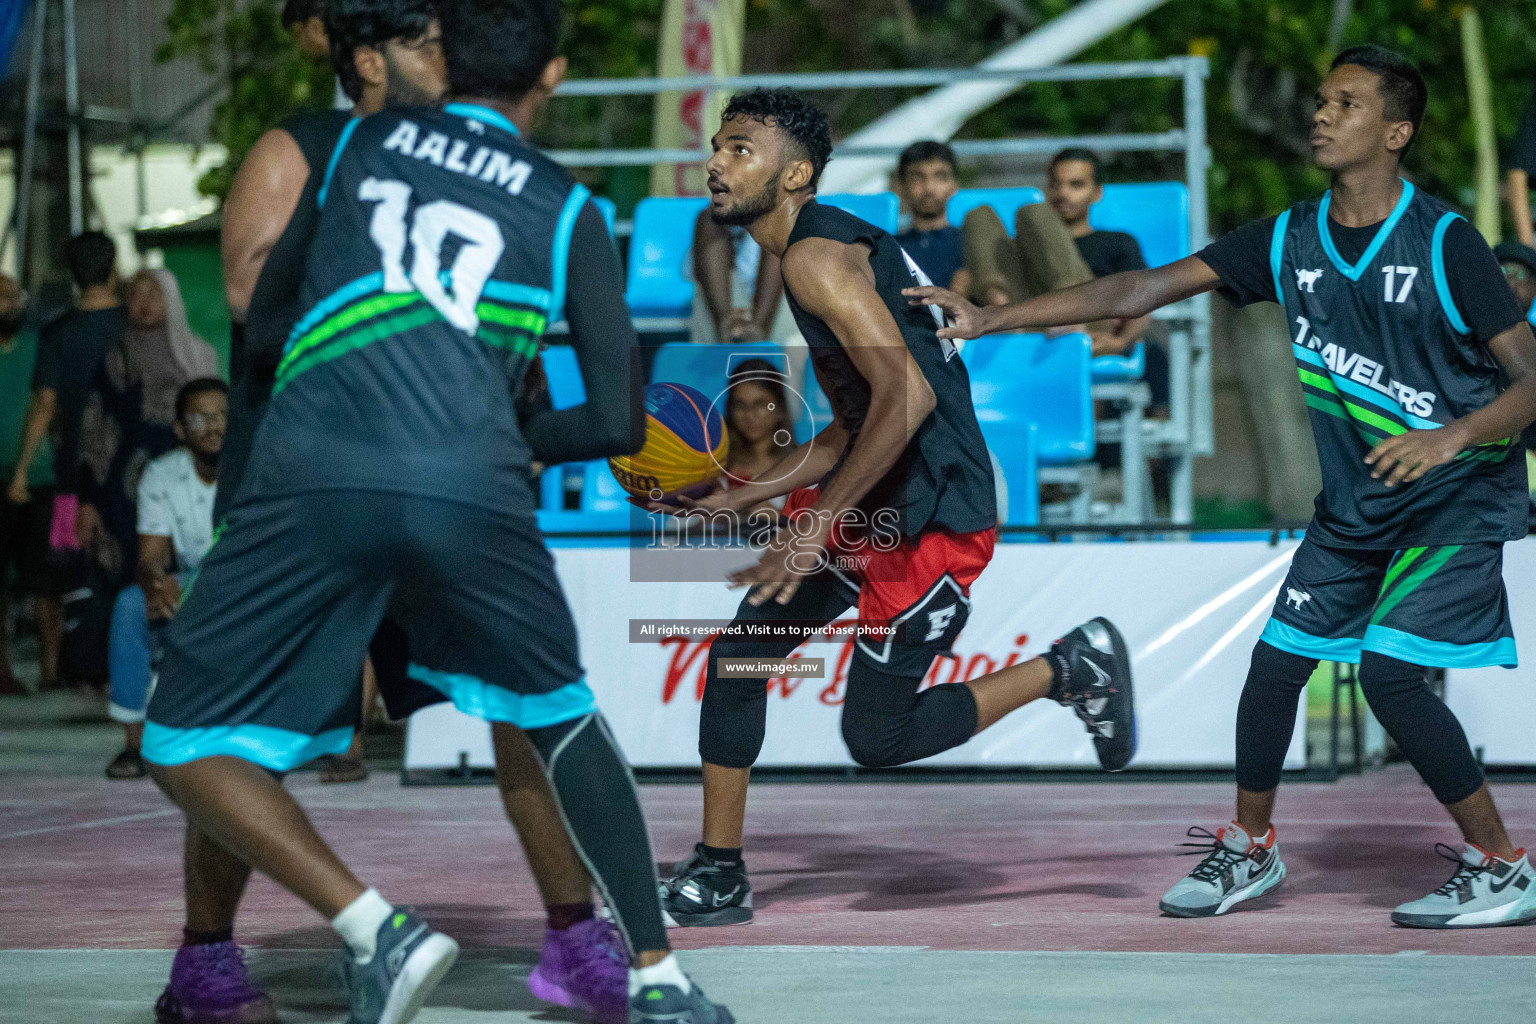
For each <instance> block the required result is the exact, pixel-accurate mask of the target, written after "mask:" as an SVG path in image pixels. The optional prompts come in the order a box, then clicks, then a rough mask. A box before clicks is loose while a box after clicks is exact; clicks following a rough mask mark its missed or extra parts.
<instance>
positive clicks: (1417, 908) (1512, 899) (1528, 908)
mask: <svg viewBox="0 0 1536 1024" xmlns="http://www.w3.org/2000/svg"><path fill="white" fill-rule="evenodd" d="M1435 852H1436V853H1438V854H1440V856H1442V857H1444V858H1445V859H1446V860H1448V861H1451V862H1452V863H1454V864H1455V865H1456V872H1455V874H1453V875H1451V877H1450V879H1449V880H1448V881H1447V882H1446V883H1445V884H1444V885H1442V886H1441V887H1440V888H1438V889H1436V890H1435V891H1434V892H1432V893H1430V894H1429V895H1428V896H1425V897H1424V898H1422V899H1417V900H1414V901H1413V902H1412V903H1404V904H1403V905H1402V906H1400V907H1398V908H1397V909H1396V910H1394V911H1392V920H1393V921H1394V922H1395V923H1397V924H1402V925H1407V926H1408V927H1410V928H1497V927H1499V926H1500V925H1510V924H1529V923H1530V922H1531V921H1536V872H1533V871H1532V870H1531V862H1530V860H1529V859H1527V857H1526V855H1525V851H1524V850H1519V851H1517V852H1516V855H1515V859H1514V860H1513V861H1508V860H1500V859H1499V858H1498V857H1495V856H1494V855H1493V854H1491V853H1487V852H1485V851H1484V850H1483V849H1482V848H1480V847H1477V846H1473V845H1472V844H1471V843H1467V844H1466V846H1465V847H1464V848H1463V849H1462V851H1461V853H1460V854H1459V855H1458V854H1457V852H1456V850H1455V848H1454V847H1450V846H1446V845H1445V844H1444V843H1436V844H1435Z"/></svg>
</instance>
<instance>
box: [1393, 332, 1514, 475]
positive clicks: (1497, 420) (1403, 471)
mask: <svg viewBox="0 0 1536 1024" xmlns="http://www.w3.org/2000/svg"><path fill="white" fill-rule="evenodd" d="M1488 349H1489V351H1491V352H1492V353H1493V357H1494V358H1495V359H1497V360H1498V361H1499V365H1500V366H1502V367H1503V368H1504V373H1505V375H1507V376H1508V377H1509V387H1507V388H1505V389H1504V393H1503V394H1501V395H1500V396H1499V397H1498V398H1495V399H1494V400H1493V401H1492V402H1489V403H1488V404H1487V405H1485V406H1483V407H1482V408H1481V409H1478V410H1476V411H1475V412H1471V413H1468V414H1467V415H1465V416H1463V417H1462V418H1461V419H1459V420H1452V421H1451V422H1450V423H1447V424H1446V425H1445V426H1443V427H1441V428H1440V429H1438V430H1410V431H1408V432H1407V433H1406V434H1398V435H1397V436H1396V437H1389V438H1387V439H1386V440H1384V441H1382V442H1381V443H1380V444H1378V445H1377V446H1376V447H1375V448H1372V449H1371V451H1370V454H1368V455H1367V456H1366V457H1365V461H1366V464H1367V465H1369V466H1370V467H1372V471H1371V476H1373V477H1376V478H1377V479H1380V480H1382V482H1383V483H1385V484H1386V485H1387V486H1388V487H1395V486H1396V485H1398V484H1400V483H1411V482H1413V481H1414V480H1417V479H1418V478H1419V477H1421V476H1423V475H1424V474H1425V473H1427V472H1429V471H1430V470H1431V469H1434V468H1435V467H1436V466H1440V465H1444V464H1445V463H1447V462H1450V461H1451V460H1452V459H1454V458H1455V457H1456V456H1458V455H1460V454H1461V453H1462V452H1464V451H1466V450H1467V449H1468V448H1472V447H1475V446H1477V445H1480V444H1488V443H1490V442H1493V441H1501V440H1503V439H1504V438H1507V437H1513V436H1514V435H1516V434H1518V433H1520V432H1521V431H1522V430H1524V429H1525V428H1526V427H1528V426H1530V425H1531V423H1532V422H1533V421H1536V335H1533V334H1532V333H1531V325H1530V324H1528V323H1523V322H1522V323H1518V324H1515V325H1514V326H1513V327H1511V328H1509V329H1508V330H1506V331H1503V332H1502V333H1500V334H1496V335H1494V336H1493V338H1491V339H1490V340H1489V342H1488Z"/></svg>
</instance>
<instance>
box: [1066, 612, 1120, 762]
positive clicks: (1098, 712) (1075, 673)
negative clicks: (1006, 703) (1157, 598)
mask: <svg viewBox="0 0 1536 1024" xmlns="http://www.w3.org/2000/svg"><path fill="white" fill-rule="evenodd" d="M1049 657H1050V660H1051V664H1052V665H1053V666H1055V669H1056V680H1055V682H1054V683H1053V684H1052V685H1051V693H1050V697H1051V699H1052V700H1054V701H1055V702H1056V703H1058V704H1064V705H1066V706H1067V707H1069V708H1071V709H1072V710H1073V711H1074V712H1076V714H1077V717H1078V718H1081V719H1082V720H1083V724H1084V725H1085V726H1087V727H1088V732H1089V733H1091V734H1092V736H1093V748H1094V750H1095V751H1096V752H1097V753H1098V755H1099V764H1101V765H1103V766H1104V770H1105V771H1109V772H1118V771H1120V770H1121V769H1122V768H1124V767H1125V766H1126V765H1128V764H1130V763H1131V758H1132V757H1134V756H1135V754H1136V703H1135V697H1134V694H1133V693H1132V691H1131V656H1130V652H1129V651H1127V650H1126V647H1125V638H1124V637H1122V636H1121V635H1120V631H1119V630H1118V629H1116V628H1115V625H1114V623H1112V622H1110V621H1109V620H1108V619H1106V618H1103V617H1102V616H1101V617H1099V618H1096V619H1090V620H1088V621H1087V622H1085V623H1083V624H1082V625H1081V626H1078V627H1077V628H1076V629H1074V630H1073V631H1072V632H1070V633H1068V634H1067V635H1066V636H1064V637H1062V638H1061V639H1060V640H1057V641H1056V642H1055V643H1054V644H1052V645H1051V651H1050V655H1049Z"/></svg>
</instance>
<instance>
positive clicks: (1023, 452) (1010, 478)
mask: <svg viewBox="0 0 1536 1024" xmlns="http://www.w3.org/2000/svg"><path fill="white" fill-rule="evenodd" d="M1039 431H1040V428H1039V427H1037V426H1036V425H1035V424H1033V423H1010V424H1003V423H994V424H992V425H990V426H983V427H982V436H983V437H985V438H986V441H987V447H988V448H990V449H991V450H992V454H993V456H994V457H996V459H997V468H999V469H1001V470H1002V474H1003V480H1002V483H1003V491H1004V494H1005V495H1006V496H1007V499H1008V505H1007V514H1006V515H1003V516H1000V518H999V522H1000V524H1001V525H1003V526H1039V525H1040V465H1039V455H1038V454H1037V452H1036V449H1037V448H1038V447H1039V442H1038V441H1037V440H1036V439H1037V438H1038V436H1039ZM998 511H999V513H1001V512H1002V511H1003V510H1002V509H1001V508H999V509H998Z"/></svg>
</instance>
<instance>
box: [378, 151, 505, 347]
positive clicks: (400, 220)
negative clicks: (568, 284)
mask: <svg viewBox="0 0 1536 1024" xmlns="http://www.w3.org/2000/svg"><path fill="white" fill-rule="evenodd" d="M357 198H358V199H360V200H361V201H363V202H365V203H377V204H378V205H377V206H375V207H374V208H373V217H372V219H370V220H369V222H368V236H369V237H370V238H372V239H373V244H374V245H376V246H378V247H379V255H380V257H381V258H382V260H383V264H384V266H383V270H384V290H385V291H386V292H393V293H397V294H398V293H402V292H411V291H416V292H420V293H421V297H422V298H423V299H426V300H427V302H428V303H430V304H431V306H432V308H433V309H435V310H437V311H438V312H439V313H441V314H442V315H443V319H444V320H447V321H448V322H449V323H451V324H453V326H455V327H457V328H458V329H459V330H461V331H463V332H464V333H465V334H474V333H475V331H477V330H479V328H480V315H479V314H478V313H477V312H476V311H475V309H476V307H477V306H478V305H479V304H480V293H481V292H482V291H483V290H484V289H485V283H486V282H487V281H489V280H490V278H491V272H492V271H493V270H495V269H496V264H497V262H498V261H499V260H500V259H501V254H502V251H503V250H504V249H506V241H505V240H504V239H503V238H502V235H501V228H500V227H498V226H497V224H496V222H495V221H494V220H492V219H491V218H489V217H487V216H486V215H485V214H483V213H480V212H479V211H476V210H471V209H470V208H469V207H467V206H464V205H462V204H460V203H455V202H450V201H449V200H447V199H435V200H433V201H432V202H430V203H423V204H422V205H420V206H418V207H417V208H416V213H415V215H414V216H412V217H411V218H410V220H411V224H410V229H409V234H407V229H406V215H407V213H408V212H409V210H410V203H411V186H409V185H407V184H406V183H405V182H403V181H396V180H393V179H383V180H381V179H379V178H366V179H364V181H363V183H362V184H361V185H359V186H358V189H357ZM449 235H453V236H454V237H456V238H458V239H459V240H460V241H461V242H462V243H463V244H461V245H460V246H459V250H458V252H457V253H456V254H455V255H454V258H453V264H452V265H451V266H449V267H444V266H443V262H442V261H443V243H444V242H446V241H447V240H448V236H449ZM407 238H409V240H410V243H411V248H412V249H413V250H414V255H413V257H412V259H411V268H410V270H409V272H407V271H406V268H405V243H406V240H407ZM445 278H446V281H445Z"/></svg>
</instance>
